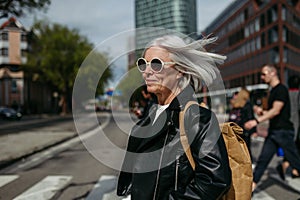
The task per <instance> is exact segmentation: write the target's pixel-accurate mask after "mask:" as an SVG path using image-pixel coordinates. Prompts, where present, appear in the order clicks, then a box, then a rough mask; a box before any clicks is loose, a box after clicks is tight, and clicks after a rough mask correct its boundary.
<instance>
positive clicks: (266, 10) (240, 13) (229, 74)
mask: <svg viewBox="0 0 300 200" xmlns="http://www.w3.org/2000/svg"><path fill="white" fill-rule="evenodd" d="M211 33H212V34H213V35H215V36H218V37H219V40H218V41H217V43H216V44H215V45H214V46H212V47H211V49H210V50H213V51H215V52H218V53H221V54H224V55H227V60H226V62H225V64H223V65H222V66H220V71H221V74H222V76H223V79H224V81H225V86H226V87H227V88H233V87H239V86H247V85H254V84H258V83H260V70H261V67H262V66H263V65H264V64H274V65H275V66H276V67H278V69H279V76H280V79H281V80H282V82H283V83H287V80H288V78H289V77H290V76H292V75H300V60H299V57H300V1H299V0H236V1H233V2H232V3H231V4H230V5H229V6H228V7H227V8H226V9H225V10H224V11H223V12H222V13H220V15H219V16H218V17H217V18H216V19H215V20H214V21H213V22H212V23H211V24H210V25H209V26H208V27H207V28H206V29H205V30H204V33H203V34H204V35H208V34H211Z"/></svg>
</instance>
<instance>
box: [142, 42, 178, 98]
mask: <svg viewBox="0 0 300 200" xmlns="http://www.w3.org/2000/svg"><path fill="white" fill-rule="evenodd" d="M144 57H145V59H146V60H147V62H150V61H151V60H152V59H153V58H159V59H160V60H161V61H163V62H172V60H171V59H170V57H169V53H168V51H167V50H165V49H163V48H160V47H150V48H149V49H147V50H146V52H145V56H144ZM181 76H182V75H181V73H180V72H178V71H177V70H176V69H174V64H165V65H164V68H163V70H162V71H161V72H153V70H151V67H150V65H147V67H146V70H145V71H144V72H143V78H144V80H145V82H146V85H147V90H148V92H151V93H154V94H159V93H165V92H170V91H171V92H172V91H173V92H174V91H175V90H176V89H177V87H178V81H179V79H180V78H181Z"/></svg>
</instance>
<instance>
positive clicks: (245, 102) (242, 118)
mask: <svg viewBox="0 0 300 200" xmlns="http://www.w3.org/2000/svg"><path fill="white" fill-rule="evenodd" d="M230 103H231V110H230V112H229V115H228V121H230V122H235V123H236V124H237V125H239V126H240V127H242V128H243V130H244V132H243V135H241V137H242V138H243V139H244V141H245V142H246V145H247V147H248V150H249V153H250V157H251V159H252V154H251V134H252V133H254V132H256V127H253V128H252V129H251V130H246V129H245V127H244V124H245V123H246V122H247V121H249V120H253V119H255V117H254V112H253V109H252V104H251V102H250V93H249V91H248V90H247V89H246V88H242V89H241V90H240V91H239V92H238V93H237V94H235V96H234V98H232V99H231V101H230Z"/></svg>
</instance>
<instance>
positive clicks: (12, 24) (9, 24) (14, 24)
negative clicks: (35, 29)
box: [0, 17, 26, 31]
mask: <svg viewBox="0 0 300 200" xmlns="http://www.w3.org/2000/svg"><path fill="white" fill-rule="evenodd" d="M11 28H13V29H15V28H17V29H22V30H24V31H26V29H25V27H24V26H23V25H22V24H21V23H20V22H19V21H18V20H17V19H16V18H15V17H11V18H9V19H8V20H7V21H5V22H4V23H3V24H2V25H1V26H0V30H2V29H11Z"/></svg>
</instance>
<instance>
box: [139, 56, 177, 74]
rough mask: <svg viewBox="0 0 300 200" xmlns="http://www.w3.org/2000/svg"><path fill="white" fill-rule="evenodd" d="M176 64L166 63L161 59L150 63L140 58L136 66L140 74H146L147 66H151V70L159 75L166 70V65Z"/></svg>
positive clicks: (154, 59)
mask: <svg viewBox="0 0 300 200" xmlns="http://www.w3.org/2000/svg"><path fill="white" fill-rule="evenodd" d="M171 64H175V62H164V61H162V60H161V59H159V58H153V59H152V60H150V61H149V62H147V60H146V59H145V58H139V59H138V60H137V61H136V66H137V68H138V70H139V71H140V72H145V71H146V68H147V65H150V68H151V70H152V71H153V72H155V73H158V72H161V71H162V70H163V68H164V65H171Z"/></svg>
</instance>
